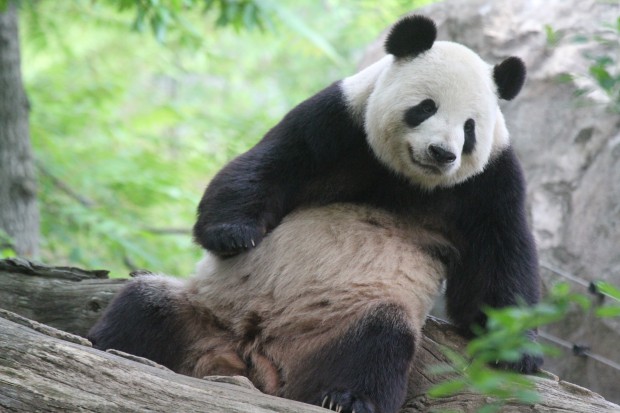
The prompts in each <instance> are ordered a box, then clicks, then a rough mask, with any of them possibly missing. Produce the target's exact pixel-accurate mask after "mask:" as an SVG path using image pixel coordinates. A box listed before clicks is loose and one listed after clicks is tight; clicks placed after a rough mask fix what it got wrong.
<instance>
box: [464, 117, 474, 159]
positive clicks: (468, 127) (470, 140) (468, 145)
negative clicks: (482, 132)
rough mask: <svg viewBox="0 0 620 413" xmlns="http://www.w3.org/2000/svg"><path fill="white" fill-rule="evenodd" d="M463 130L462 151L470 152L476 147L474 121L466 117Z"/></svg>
mask: <svg viewBox="0 0 620 413" xmlns="http://www.w3.org/2000/svg"><path fill="white" fill-rule="evenodd" d="M463 131H464V132H465V142H464V143H463V153H464V154H469V153H472V152H473V150H474V148H475V147H476V122H475V121H474V120H473V119H467V121H465V125H463Z"/></svg>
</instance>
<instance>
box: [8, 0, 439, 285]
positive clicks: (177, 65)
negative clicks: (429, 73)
mask: <svg viewBox="0 0 620 413" xmlns="http://www.w3.org/2000/svg"><path fill="white" fill-rule="evenodd" d="M423 3H428V1H418V2H412V1H403V0H387V1H382V2H376V1H367V0H362V1H356V2H351V1H339V0H325V1H321V2H317V1H311V0H302V1H295V2H275V1H273V2H271V1H266V0H261V1H231V0H229V1H217V2H216V1H200V2H199V1H191V0H185V1H182V0H170V1H167V2H163V1H161V2H160V1H158V0H143V1H140V2H137V3H136V2H133V1H131V2H128V1H118V0H116V1H114V0H107V1H87V0H76V1H71V2H26V3H24V5H23V6H22V10H21V12H20V16H21V17H20V24H21V41H22V67H23V74H24V82H25V85H26V89H27V93H28V96H29V99H30V103H31V119H30V121H31V134H32V141H33V146H34V150H35V153H36V160H37V168H38V173H39V191H40V192H39V197H40V198H39V200H40V210H41V214H42V228H41V230H42V237H43V245H42V251H43V256H42V260H43V261H45V262H50V263H54V264H63V263H64V264H71V265H77V266H81V267H86V268H105V269H109V270H111V271H112V274H113V275H114V276H125V275H126V274H127V272H128V270H130V269H135V268H147V269H150V270H156V271H162V272H166V273H169V274H175V275H182V276H186V275H189V274H190V273H191V272H192V270H193V267H194V265H195V263H196V262H197V260H198V259H199V258H200V255H201V251H200V249H199V248H198V247H197V246H196V245H194V244H193V243H192V240H191V234H190V229H191V227H192V224H193V222H194V218H195V207H196V205H197V204H198V201H199V199H200V196H201V195H202V192H203V190H204V187H205V186H206V184H207V183H208V181H209V179H210V177H211V176H213V174H215V173H216V172H217V171H218V170H219V168H221V167H222V166H223V165H224V164H225V163H226V162H227V161H228V160H230V159H231V158H233V157H234V156H235V155H237V154H239V153H241V152H243V151H245V150H247V149H248V148H250V147H251V146H252V145H253V144H254V143H256V142H257V141H258V140H259V139H260V138H261V137H262V135H263V134H264V133H265V132H266V131H267V130H268V129H269V128H270V127H272V126H273V125H275V124H276V123H277V122H278V120H279V119H280V118H281V117H282V116H283V115H284V114H285V113H286V112H287V111H288V110H290V109H291V108H292V107H293V106H294V105H296V104H297V103H299V102H300V101H302V100H303V99H305V98H307V97H309V96H311V95H312V94H314V93H316V92H317V91H318V90H320V89H322V88H323V87H325V86H327V85H328V84H329V83H331V82H333V81H335V80H337V79H340V78H342V77H344V76H347V75H350V74H352V73H354V72H355V69H356V62H358V61H359V59H360V57H361V54H362V53H363V50H364V48H365V46H366V45H367V44H368V43H370V42H371V41H372V40H373V39H375V38H376V36H377V35H378V34H379V33H380V32H381V31H382V30H384V29H385V28H386V27H388V26H389V25H390V24H391V23H392V22H394V21H395V20H396V19H397V18H398V17H399V16H400V15H402V14H404V13H406V12H409V11H411V10H412V9H413V8H414V7H415V6H417V5H421V4H423ZM136 4H137V5H138V6H137V11H136ZM149 32H150V33H149Z"/></svg>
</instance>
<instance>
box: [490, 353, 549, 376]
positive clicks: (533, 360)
mask: <svg viewBox="0 0 620 413" xmlns="http://www.w3.org/2000/svg"><path fill="white" fill-rule="evenodd" d="M496 365H497V367H499V368H501V369H504V370H512V371H515V372H517V373H522V374H533V373H537V372H539V371H540V367H541V366H542V365H543V358H542V357H540V356H535V355H533V354H524V355H523V357H521V360H518V361H514V362H504V361H500V362H498V363H497V364H496Z"/></svg>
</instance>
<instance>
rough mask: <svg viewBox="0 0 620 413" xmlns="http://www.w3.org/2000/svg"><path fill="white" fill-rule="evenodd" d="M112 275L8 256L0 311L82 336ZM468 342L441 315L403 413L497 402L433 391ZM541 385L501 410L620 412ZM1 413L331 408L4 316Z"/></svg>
mask: <svg viewBox="0 0 620 413" xmlns="http://www.w3.org/2000/svg"><path fill="white" fill-rule="evenodd" d="M105 273H106V272H105V271H84V270H79V269H76V268H67V267H45V266H41V265H35V264H32V263H30V262H28V261H25V260H20V259H11V260H0V285H2V286H3V287H4V286H6V289H5V288H3V289H1V290H0V307H3V308H5V309H9V310H11V311H16V312H19V313H21V314H23V315H27V316H28V317H32V318H35V319H37V320H38V321H40V320H42V319H45V320H47V321H48V322H49V323H50V324H52V325H54V326H55V327H56V328H59V329H62V330H65V331H71V332H84V331H86V330H88V327H89V326H90V325H91V324H92V323H93V322H94V321H95V319H96V317H97V316H98V313H99V312H100V311H101V310H102V309H103V308H104V307H105V306H106V304H107V303H108V302H109V300H110V299H111V297H112V296H113V294H114V292H115V291H117V290H118V288H119V287H120V286H121V285H122V282H123V280H109V279H107V278H106V275H105ZM43 309H47V311H43ZM81 334H83V333H81ZM466 344H467V343H466V341H465V340H464V339H463V338H462V337H460V336H459V335H458V334H457V333H456V330H455V329H454V327H452V326H451V325H449V324H447V323H445V322H442V321H440V320H437V319H433V318H430V319H429V320H428V321H427V323H426V326H425V327H424V337H423V339H422V341H421V342H420V345H419V347H418V352H417V353H416V361H415V368H414V369H412V371H411V375H410V378H409V391H408V395H407V400H406V403H405V405H404V406H403V408H402V409H401V413H413V412H430V411H440V410H444V411H445V410H449V411H464V412H473V411H476V409H478V408H480V407H482V406H484V405H486V404H488V403H489V400H488V399H487V398H486V397H485V396H481V395H478V394H474V393H468V392H463V393H461V394H458V395H455V396H452V397H448V398H443V399H433V398H430V397H428V396H427V395H426V392H427V391H428V389H429V388H430V387H431V386H433V385H434V384H436V383H438V382H440V381H441V380H442V379H443V378H444V377H445V376H440V375H431V374H429V372H428V369H429V367H430V366H433V365H436V364H437V363H448V359H447V358H446V356H445V355H444V353H443V352H442V350H441V348H442V347H448V348H450V349H451V350H453V351H457V352H462V351H463V349H464V347H465V345H466ZM119 356H122V357H119ZM136 361H138V362H136ZM156 367H159V368H156ZM213 381H218V382H219V383H214V382H213ZM222 381H223V382H224V383H221V382H222ZM226 383H233V384H237V385H238V386H233V385H230V384H226ZM535 383H536V388H537V390H538V392H539V393H540V394H541V395H542V398H543V400H542V401H541V402H540V403H538V404H535V405H531V406H524V405H520V404H518V403H516V402H513V401H509V402H507V404H506V405H505V406H504V407H503V408H502V409H501V410H500V412H504V413H511V412H523V411H526V412H530V413H537V412H540V413H543V412H545V413H548V412H584V413H585V412H589V413H603V412H618V411H620V406H617V405H615V404H613V403H610V402H608V401H606V400H605V399H603V398H602V397H601V396H599V395H597V394H595V393H593V392H591V391H589V390H587V389H584V388H582V387H579V386H576V385H573V384H571V383H567V382H565V381H562V380H559V379H558V378H557V377H555V376H553V375H551V374H542V375H541V376H540V377H537V378H535ZM0 411H8V412H30V411H42V412H62V411H89V412H116V411H127V412H131V411H152V412H171V411H183V412H212V413H219V412H222V413H223V412H230V413H234V412H239V413H240V412H265V413H267V412H291V413H292V412H297V413H306V412H307V413H311V412H317V413H318V412H321V411H326V410H322V409H320V408H318V407H313V406H308V405H303V404H301V403H297V402H293V401H290V400H284V399H280V398H277V397H272V396H267V395H264V394H262V393H260V392H259V391H258V390H256V389H253V386H252V385H251V384H249V382H248V381H247V380H245V379H243V378H230V377H227V378H217V379H215V378H209V380H208V381H205V380H198V379H194V378H190V377H186V376H181V375H179V374H175V373H173V372H171V371H169V370H168V369H166V368H164V367H161V366H157V365H156V363H153V362H150V361H148V360H144V359H141V358H139V357H134V356H129V355H125V354H123V353H120V352H114V351H108V352H102V351H98V350H94V349H92V348H91V347H90V343H89V342H88V341H87V340H86V339H84V338H81V337H78V336H74V335H72V334H69V333H66V332H64V331H59V330H56V329H54V328H52V327H49V326H46V325H43V324H39V323H37V322H34V321H32V320H28V319H26V318H23V317H20V316H18V315H16V314H13V313H9V312H8V311H4V310H0Z"/></svg>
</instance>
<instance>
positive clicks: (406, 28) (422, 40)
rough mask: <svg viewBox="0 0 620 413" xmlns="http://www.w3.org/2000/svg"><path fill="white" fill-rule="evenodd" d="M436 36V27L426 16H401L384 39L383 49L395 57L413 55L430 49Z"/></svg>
mask: <svg viewBox="0 0 620 413" xmlns="http://www.w3.org/2000/svg"><path fill="white" fill-rule="evenodd" d="M436 38H437V27H436V26H435V22H433V21H432V20H431V19H429V18H428V17H425V16H420V15H412V16H407V17H403V18H402V19H400V20H399V21H398V22H396V23H395V24H394V26H392V29H391V30H390V34H388V37H387V39H386V41H385V51H386V52H387V53H389V54H392V55H394V56H395V57H396V58H397V59H400V58H405V57H415V56H417V55H419V54H420V53H422V52H425V51H426V50H428V49H430V48H431V47H432V46H433V43H434V42H435V39H436Z"/></svg>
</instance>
